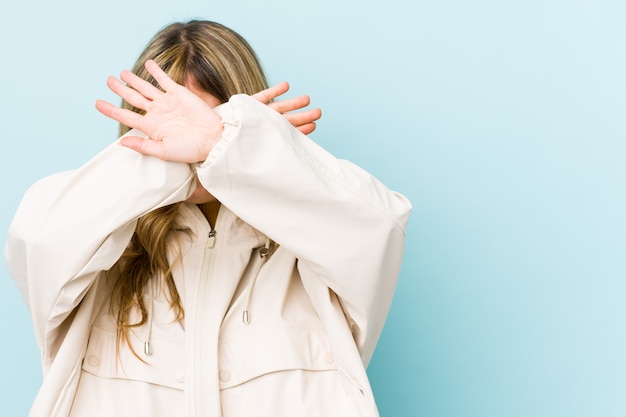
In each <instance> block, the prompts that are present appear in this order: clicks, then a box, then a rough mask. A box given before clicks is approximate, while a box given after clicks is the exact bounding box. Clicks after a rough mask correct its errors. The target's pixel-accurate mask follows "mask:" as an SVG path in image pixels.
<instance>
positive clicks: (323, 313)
mask: <svg viewBox="0 0 626 417" xmlns="http://www.w3.org/2000/svg"><path fill="white" fill-rule="evenodd" d="M216 111H217V112H218V114H219V115H220V116H221V117H222V121H223V124H224V133H223V137H222V138H221V139H220V141H219V142H218V143H217V144H216V146H215V147H214V148H213V150H212V151H211V153H210V154H209V156H208V158H207V160H206V161H205V162H203V163H202V164H197V165H189V164H185V163H175V162H165V161H162V160H159V159H157V158H154V157H148V156H143V155H140V154H138V153H136V152H134V151H132V150H130V149H127V148H125V147H123V146H120V145H119V144H118V143H114V144H112V145H110V146H108V147H107V148H106V149H104V150H103V151H102V152H100V153H99V154H97V155H96V156H95V157H94V158H93V159H91V160H90V161H88V162H87V163H86V164H85V165H84V166H82V167H81V168H79V169H77V170H75V171H70V172H64V173H59V174H55V175H52V176H50V177H47V178H44V179H43V180H40V181H39V182H37V183H36V184H35V185H33V186H32V187H31V188H30V189H29V190H28V191H27V192H26V194H25V196H24V198H23V200H22V202H21V204H20V207H19V208H18V211H17V213H16V215H15V218H14V220H13V222H12V224H11V227H10V229H9V233H8V243H7V246H6V249H5V260H6V262H7V265H8V267H9V271H10V273H11V275H12V277H13V278H14V280H15V282H16V284H17V286H18V288H19V290H20V292H21V294H22V295H23V297H24V299H25V301H26V303H27V305H28V307H29V310H30V312H31V315H32V319H33V324H34V330H35V334H36V339H37V342H38V345H39V347H40V350H41V355H42V366H43V371H44V378H43V384H42V387H41V389H40V391H39V393H38V395H37V398H36V400H35V402H34V404H33V407H32V409H31V416H32V417H40V416H41V417H43V416H55V417H66V416H72V417H76V416H78V417H81V416H90V417H94V416H96V417H97V416H122V417H123V416H157V417H159V416H168V417H172V416H185V417H192V416H202V417H219V416H224V417H231V416H255V417H257V416H258V417H260V416H268V417H269V416H272V417H281V416H289V417H294V416H325V417H329V416H343V417H345V416H376V415H378V413H377V411H376V405H375V401H374V398H373V395H372V392H371V388H370V386H369V382H368V380H367V375H366V373H365V367H366V366H367V364H368V362H369V360H370V358H371V355H372V353H373V351H374V348H375V345H376V342H377V340H378V338H379V336H380V332H381V330H382V327H383V323H384V321H385V318H386V315H387V312H388V309H389V305H390V303H391V300H392V297H393V292H394V289H395V284H396V280H397V276H398V273H399V269H400V263H401V259H402V253H403V242H404V233H405V227H406V222H407V220H408V216H409V212H410V208H411V206H410V203H409V202H408V201H407V200H406V198H404V197H403V196H402V195H400V194H398V193H395V192H392V191H390V190H388V189H387V188H386V187H385V186H384V185H382V184H381V183H380V182H379V181H378V180H376V179H375V178H373V177H372V176H371V175H370V174H368V173H367V172H365V171H363V170H362V169H360V168H358V167H357V166H355V165H353V164H351V163H349V162H347V161H343V160H338V159H336V158H335V157H333V156H332V155H330V154H329V153H328V152H326V151H325V150H323V149H322V148H321V147H319V146H318V145H316V144H315V143H314V142H313V141H311V140H310V139H309V138H308V137H306V136H305V135H303V134H301V133H300V132H299V131H298V130H297V129H295V128H293V127H292V126H291V125H290V124H289V123H288V122H287V120H286V119H285V118H284V117H282V116H281V115H279V114H278V113H275V112H274V111H273V110H271V109H269V108H268V107H267V106H265V105H263V104H261V103H258V102H256V101H255V100H254V99H252V98H250V97H248V96H245V95H236V96H233V97H232V98H231V100H230V101H229V102H228V103H225V104H222V105H221V106H219V107H217V108H216ZM133 134H138V132H136V131H135V132H133ZM196 178H198V179H199V181H200V182H201V183H202V185H203V186H204V187H205V188H206V189H207V190H208V191H209V192H210V193H211V194H212V195H213V196H215V197H216V198H217V199H218V200H219V201H220V202H221V204H222V205H221V208H220V212H219V214H218V217H217V221H216V224H215V225H214V227H211V225H209V223H208V222H207V221H206V219H205V218H204V216H203V215H202V213H201V212H200V210H199V209H198V207H196V206H195V205H191V204H187V203H182V204H179V210H178V214H177V215H178V223H179V224H181V225H182V226H184V227H186V228H188V229H189V230H190V232H184V231H182V230H181V231H180V232H178V231H177V232H175V233H173V236H172V240H171V241H172V242H175V243H173V244H172V245H170V246H171V247H170V252H171V253H169V255H170V257H171V262H172V265H173V266H174V269H173V276H174V281H175V284H176V288H177V290H178V292H179V294H180V296H181V302H182V306H183V308H184V312H185V316H184V319H183V320H181V321H177V320H175V317H174V313H173V312H172V311H171V310H170V307H169V301H168V300H169V299H168V293H167V290H165V289H164V286H163V285H162V282H161V280H160V277H155V278H154V279H153V280H152V282H151V283H150V284H149V285H148V288H147V289H146V291H145V295H144V301H145V303H146V306H147V308H148V312H149V319H148V320H147V322H146V323H145V324H144V325H142V326H140V327H137V328H133V330H132V333H131V337H130V345H131V346H129V345H127V344H124V343H120V344H119V350H118V344H117V340H116V327H115V318H114V316H113V314H112V312H111V308H110V305H109V288H108V285H107V280H106V279H104V275H105V274H104V272H105V271H107V270H109V269H110V268H111V266H112V265H113V264H114V263H115V262H116V261H117V259H118V258H119V257H120V255H121V254H122V253H123V251H124V250H125V248H126V246H127V244H128V242H129V241H130V239H131V237H132V235H133V232H134V229H135V225H136V221H137V219H138V218H139V217H140V216H142V215H144V214H146V213H148V212H150V211H152V210H154V209H156V208H158V207H163V206H166V205H169V204H173V203H178V202H182V201H184V200H186V199H187V197H188V196H189V195H190V194H191V192H192V191H193V190H194V187H195V181H196ZM177 259H179V261H176V260H177ZM131 348H132V349H131ZM133 351H134V352H136V353H137V356H138V357H137V356H135V355H134V354H133Z"/></svg>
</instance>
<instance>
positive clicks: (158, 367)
mask: <svg viewBox="0 0 626 417" xmlns="http://www.w3.org/2000/svg"><path fill="white" fill-rule="evenodd" d="M132 342H133V348H134V349H135V351H136V353H137V354H138V355H139V357H140V358H141V360H140V359H139V358H137V356H135V355H134V354H133V352H132V351H131V349H130V348H129V347H128V346H127V345H126V344H124V343H120V346H119V357H118V356H117V353H116V349H117V346H116V345H117V340H116V335H115V332H113V331H109V330H104V329H102V328H99V327H95V326H94V327H93V328H92V330H91V335H90V336H89V344H88V345H87V352H86V354H85V359H84V360H83V370H84V371H85V372H89V373H90V374H93V375H95V376H98V377H100V378H118V379H128V380H133V381H143V382H149V383H151V384H157V385H162V386H165V387H169V388H175V389H181V390H182V389H183V388H184V383H185V374H184V369H185V359H184V358H185V346H184V344H183V343H178V342H174V341H171V340H167V339H160V338H158V337H154V336H153V337H152V345H153V346H154V348H153V352H152V354H151V355H146V354H145V353H144V352H143V346H142V344H141V342H140V341H139V340H133V341H132ZM142 360H143V362H142Z"/></svg>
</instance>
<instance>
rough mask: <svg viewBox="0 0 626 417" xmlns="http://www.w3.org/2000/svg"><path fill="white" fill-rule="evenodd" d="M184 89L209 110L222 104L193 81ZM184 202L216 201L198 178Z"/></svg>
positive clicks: (204, 202)
mask: <svg viewBox="0 0 626 417" xmlns="http://www.w3.org/2000/svg"><path fill="white" fill-rule="evenodd" d="M185 87H187V89H188V90H189V91H191V92H192V93H194V94H195V95H197V96H198V97H200V98H201V99H202V100H204V102H205V103H206V104H208V105H209V106H210V107H211V108H214V107H217V106H219V105H220V104H222V103H221V102H220V101H219V100H218V99H217V98H216V97H215V96H214V95H212V94H209V93H207V92H206V91H204V90H201V89H200V88H198V86H197V85H196V83H195V82H193V81H191V82H187V83H185ZM185 201H186V202H187V203H191V204H206V203H212V202H214V201H216V198H215V197H213V196H212V195H211V193H209V192H208V191H207V190H206V189H205V188H204V187H203V186H202V184H200V181H199V180H198V178H196V189H195V190H194V192H193V193H192V194H191V195H190V196H189V198H187V200H185Z"/></svg>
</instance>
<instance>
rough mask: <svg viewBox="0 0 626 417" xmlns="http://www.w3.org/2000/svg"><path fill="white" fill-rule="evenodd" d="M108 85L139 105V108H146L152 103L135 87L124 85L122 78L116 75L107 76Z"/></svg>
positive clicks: (136, 105)
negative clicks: (119, 78)
mask: <svg viewBox="0 0 626 417" xmlns="http://www.w3.org/2000/svg"><path fill="white" fill-rule="evenodd" d="M107 86H108V87H109V88H110V89H111V91H113V92H114V93H115V94H117V95H118V96H120V97H121V98H123V99H124V100H126V101H127V102H129V103H130V104H132V105H133V106H135V107H137V108H138V109H142V110H146V108H147V106H148V105H149V103H150V100H148V99H147V98H146V97H144V95H142V94H140V93H138V92H137V90H134V89H133V88H130V87H128V86H127V85H124V84H123V83H122V82H121V81H120V80H118V79H117V78H115V77H109V78H107Z"/></svg>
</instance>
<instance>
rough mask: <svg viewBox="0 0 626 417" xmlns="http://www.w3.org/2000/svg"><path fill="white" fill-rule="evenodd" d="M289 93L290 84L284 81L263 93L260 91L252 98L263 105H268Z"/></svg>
mask: <svg viewBox="0 0 626 417" xmlns="http://www.w3.org/2000/svg"><path fill="white" fill-rule="evenodd" d="M287 91H289V83H288V82H287V81H283V82H281V83H278V84H276V85H274V86H272V87H270V88H266V89H265V90H263V91H259V92H258V93H256V94H253V95H252V98H254V99H255V100H258V101H260V102H261V103H263V104H267V103H269V102H270V101H272V100H273V99H275V98H276V97H278V96H281V95H283V94H285V93H286V92H287Z"/></svg>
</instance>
